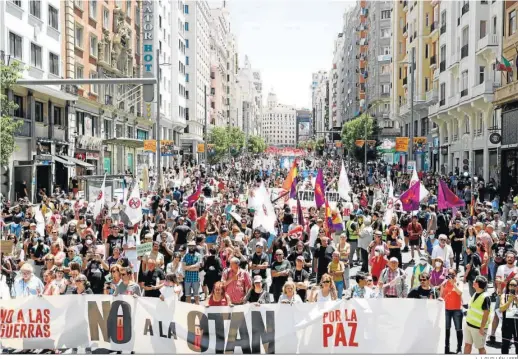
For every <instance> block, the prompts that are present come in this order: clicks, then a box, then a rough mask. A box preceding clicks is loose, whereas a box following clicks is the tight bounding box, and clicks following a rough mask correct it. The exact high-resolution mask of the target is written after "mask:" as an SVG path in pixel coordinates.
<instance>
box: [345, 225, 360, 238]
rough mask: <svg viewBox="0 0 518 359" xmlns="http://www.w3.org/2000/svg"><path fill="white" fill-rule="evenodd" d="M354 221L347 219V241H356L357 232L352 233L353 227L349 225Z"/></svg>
mask: <svg viewBox="0 0 518 359" xmlns="http://www.w3.org/2000/svg"><path fill="white" fill-rule="evenodd" d="M353 223H354V222H353V221H351V220H349V221H348V222H347V232H348V235H349V241H357V240H358V234H356V233H354V231H353V229H352V228H351V225H352V224H353ZM356 226H358V224H356Z"/></svg>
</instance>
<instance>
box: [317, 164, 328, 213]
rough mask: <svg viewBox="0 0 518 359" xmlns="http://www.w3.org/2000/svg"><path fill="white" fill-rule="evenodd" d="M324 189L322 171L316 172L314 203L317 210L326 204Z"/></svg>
mask: <svg viewBox="0 0 518 359" xmlns="http://www.w3.org/2000/svg"><path fill="white" fill-rule="evenodd" d="M325 191H326V187H325V186H324V173H323V171H322V169H319V170H318V173H317V178H316V180H315V203H316V205H317V208H320V207H322V206H323V205H324V203H326V196H325Z"/></svg>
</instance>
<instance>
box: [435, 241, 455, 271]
mask: <svg viewBox="0 0 518 359" xmlns="http://www.w3.org/2000/svg"><path fill="white" fill-rule="evenodd" d="M437 257H439V258H442V260H443V262H444V267H445V268H450V258H453V250H452V249H451V246H449V245H445V246H444V248H442V247H441V246H440V245H437V246H435V247H433V251H432V259H434V258H437Z"/></svg>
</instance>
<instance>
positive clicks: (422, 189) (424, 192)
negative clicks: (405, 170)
mask: <svg viewBox="0 0 518 359" xmlns="http://www.w3.org/2000/svg"><path fill="white" fill-rule="evenodd" d="M416 182H419V201H422V200H423V199H424V198H425V197H426V196H428V193H430V192H428V190H427V189H426V188H425V187H424V185H423V184H422V183H421V181H419V177H418V176H417V171H416V170H415V167H414V172H413V173H412V179H410V187H412V186H413V185H414V184H415V183H416Z"/></svg>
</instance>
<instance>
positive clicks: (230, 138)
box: [209, 126, 245, 163]
mask: <svg viewBox="0 0 518 359" xmlns="http://www.w3.org/2000/svg"><path fill="white" fill-rule="evenodd" d="M209 143H210V144H213V145H214V151H212V150H211V151H210V156H209V161H210V162H212V163H216V162H218V161H220V160H221V159H222V158H223V157H225V156H227V155H231V156H237V155H238V154H239V153H240V152H241V150H242V149H243V147H244V146H245V134H244V133H243V131H241V129H239V128H237V127H231V126H226V127H224V126H218V127H214V128H212V130H211V131H210V134H209Z"/></svg>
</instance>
